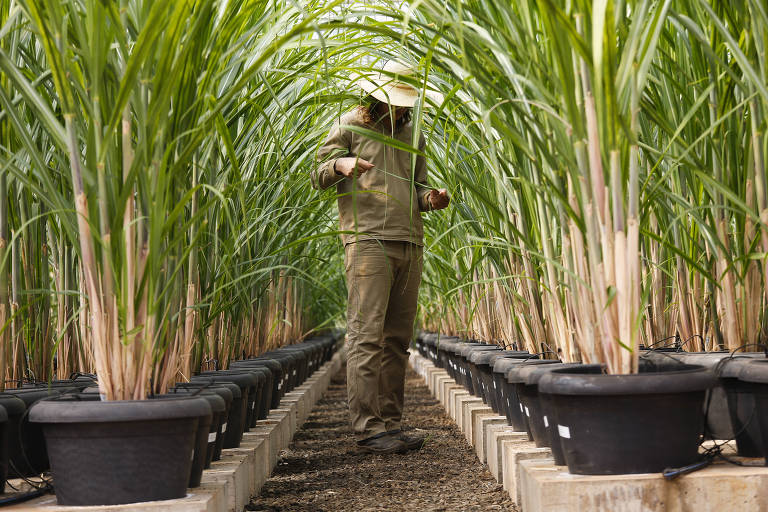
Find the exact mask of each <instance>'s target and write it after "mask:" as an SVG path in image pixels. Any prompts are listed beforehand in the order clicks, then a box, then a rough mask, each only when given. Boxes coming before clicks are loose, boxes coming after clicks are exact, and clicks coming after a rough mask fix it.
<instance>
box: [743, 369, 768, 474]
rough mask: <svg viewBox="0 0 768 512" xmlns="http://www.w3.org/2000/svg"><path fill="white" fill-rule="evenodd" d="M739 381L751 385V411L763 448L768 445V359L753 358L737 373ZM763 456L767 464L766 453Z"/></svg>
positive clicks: (767, 457)
mask: <svg viewBox="0 0 768 512" xmlns="http://www.w3.org/2000/svg"><path fill="white" fill-rule="evenodd" d="M739 381H741V382H743V383H744V384H746V385H750V386H751V387H752V394H753V397H754V401H755V409H754V412H753V413H754V416H755V417H756V419H757V423H758V425H759V427H760V440H761V444H762V446H763V448H764V449H765V447H766V446H768V360H766V359H759V360H754V361H751V362H749V363H748V364H746V365H744V367H743V368H742V370H741V373H740V374H739ZM764 456H765V457H766V465H767V466H768V454H766V455H764Z"/></svg>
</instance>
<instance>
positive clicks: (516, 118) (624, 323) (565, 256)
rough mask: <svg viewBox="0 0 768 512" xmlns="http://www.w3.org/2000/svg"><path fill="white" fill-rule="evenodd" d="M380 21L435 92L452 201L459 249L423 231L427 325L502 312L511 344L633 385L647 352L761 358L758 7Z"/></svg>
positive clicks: (563, 9) (472, 321) (490, 11)
mask: <svg viewBox="0 0 768 512" xmlns="http://www.w3.org/2000/svg"><path fill="white" fill-rule="evenodd" d="M389 16H390V17H391V19H392V20H394V22H395V23H400V24H401V25H402V26H409V27H411V29H412V30H411V32H409V33H410V34H413V35H415V36H419V35H422V37H421V38H420V39H419V38H418V37H414V38H411V39H412V40H414V41H415V42H414V43H413V44H412V45H411V47H410V48H409V50H410V51H411V52H413V53H415V54H418V55H423V56H428V57H429V58H430V62H431V66H432V69H433V70H435V72H436V73H437V74H438V75H441V76H442V77H443V78H444V79H443V80H442V83H443V85H444V87H445V92H446V93H447V98H448V104H447V105H446V106H445V108H444V111H446V112H450V113H451V119H450V121H449V122H445V123H436V124H434V126H436V129H437V133H438V134H439V135H440V136H441V137H440V139H441V140H442V141H443V143H441V144H436V145H435V144H433V145H432V146H431V147H432V148H434V149H433V151H434V152H435V158H433V160H432V161H433V162H435V165H436V167H437V168H438V170H439V171H438V172H439V174H440V175H441V178H442V179H443V180H445V182H447V183H449V186H450V187H451V188H453V190H454V191H455V194H456V195H458V196H459V198H460V200H463V201H464V205H463V207H462V208H458V209H456V212H457V214H458V217H457V218H453V219H451V221H450V222H451V226H450V230H451V232H452V235H456V236H457V238H454V237H453V236H446V235H445V233H446V232H447V230H448V227H446V225H445V224H440V223H438V224H433V225H432V226H431V227H434V228H435V230H434V231H432V233H433V240H434V243H433V245H432V249H433V251H435V252H437V253H439V254H441V255H442V257H440V258H432V259H427V260H426V261H427V270H426V278H425V282H426V283H427V286H428V287H432V286H435V287H436V288H438V289H439V290H440V291H437V290H434V291H432V292H431V293H427V294H425V296H426V297H429V298H431V297H439V298H437V299H427V304H426V305H425V307H424V311H425V312H426V314H425V321H426V322H427V324H428V325H429V324H431V325H432V326H433V327H434V328H440V327H442V326H443V325H444V324H445V323H446V320H445V319H444V318H440V320H439V323H435V321H434V320H433V319H434V318H435V317H439V316H440V314H439V313H437V312H438V311H445V309H448V310H451V309H452V310H453V315H454V317H455V318H456V319H457V320H456V321H454V322H453V323H454V324H459V325H458V326H454V328H456V327H458V329H460V330H463V331H464V332H466V333H468V334H469V335H473V334H474V333H483V332H485V331H487V329H485V328H483V327H482V325H490V324H492V323H494V322H495V324H496V325H498V326H500V325H501V322H500V321H499V319H498V316H499V315H500V314H509V313H507V312H508V311H511V312H512V313H511V314H512V316H513V319H512V322H511V326H510V327H507V328H506V329H505V330H506V331H507V332H509V334H507V336H510V337H512V339H511V340H509V341H514V342H516V345H519V346H524V347H529V349H535V350H536V351H552V352H557V353H558V355H559V356H560V357H561V358H562V359H564V360H582V361H585V362H603V363H605V364H606V365H607V369H608V371H609V372H611V373H627V372H634V371H636V370H637V357H638V348H639V346H640V344H641V342H642V344H644V345H646V346H650V345H654V344H657V345H658V343H659V342H660V341H661V342H664V340H667V339H669V340H675V339H677V340H682V341H681V343H682V344H684V346H685V347H686V348H688V349H693V350H701V349H708V350H711V349H716V348H719V347H728V348H730V349H735V348H737V347H740V346H742V345H748V346H754V344H755V343H758V342H760V341H762V342H764V341H765V337H766V317H765V313H766V302H765V293H766V276H765V262H766V251H765V243H766V236H765V233H764V230H765V218H764V217H762V218H761V216H762V215H764V213H763V212H764V210H765V176H764V174H765V169H764V163H763V162H764V154H765V150H766V138H765V120H764V111H765V103H764V97H765V96H764V92H765V83H766V75H765V59H764V56H765V44H766V38H765V34H766V27H767V26H768V23H766V9H765V7H764V6H763V5H762V4H760V3H759V2H753V1H748V2H743V3H740V4H738V5H734V4H728V5H725V4H723V3H721V2H709V1H706V0H696V1H693V0H691V1H681V2H677V1H615V2H614V1H600V2H586V1H585V2H581V1H576V2H559V1H554V0H552V1H547V2H516V3H499V2H482V1H481V2H471V3H464V2H448V3H442V2H428V1H427V2H419V4H418V6H415V10H414V12H413V13H411V14H410V15H409V16H402V15H401V14H398V12H397V10H396V9H391V10H390V14H389ZM414 27H415V29H414ZM449 125H450V126H449ZM456 125H458V127H456ZM441 162H442V163H441ZM481 248H482V249H481ZM477 251H485V254H484V257H483V258H475V257H473V253H475V252H477ZM447 261H451V262H453V264H452V265H446V264H445V262H447ZM449 269H450V270H449ZM456 270H459V271H458V272H456ZM468 289H476V290H477V291H476V292H475V293H474V294H468V295H467V294H466V292H465V290H468ZM446 292H448V293H449V295H448V296H449V297H450V298H449V299H448V300H446V301H443V299H442V297H445V296H446ZM486 298H491V300H492V301H493V302H495V306H496V307H495V308H489V307H485V306H484V304H483V302H484V301H485V300H486ZM457 299H458V300H457ZM446 303H447V304H446ZM502 303H507V304H509V306H505V307H500V306H499V305H500V304H502ZM478 315H480V316H483V317H487V318H488V319H487V320H483V321H480V322H478V320H476V317H477V316H478ZM448 323H450V322H448ZM517 342H519V343H517Z"/></svg>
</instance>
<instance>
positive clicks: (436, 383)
mask: <svg viewBox="0 0 768 512" xmlns="http://www.w3.org/2000/svg"><path fill="white" fill-rule="evenodd" d="M430 379H431V381H432V382H431V386H430V390H431V391H432V396H434V397H435V398H437V393H438V391H439V390H440V381H441V380H442V379H450V377H449V376H448V372H446V371H445V370H443V369H442V368H438V371H436V372H433V373H432V375H431V376H430Z"/></svg>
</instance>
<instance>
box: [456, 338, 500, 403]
mask: <svg viewBox="0 0 768 512" xmlns="http://www.w3.org/2000/svg"><path fill="white" fill-rule="evenodd" d="M502 352H504V349H502V348H501V347H499V346H496V345H490V346H489V347H474V348H472V349H470V350H468V351H467V352H466V354H465V357H466V358H467V363H468V364H469V376H470V380H471V382H472V394H473V395H475V396H479V397H480V398H482V399H483V402H484V403H488V390H487V389H486V387H485V382H484V381H483V376H482V375H481V369H480V366H479V365H478V361H482V362H483V363H485V362H486V361H487V359H486V357H487V356H488V355H489V354H500V353H502Z"/></svg>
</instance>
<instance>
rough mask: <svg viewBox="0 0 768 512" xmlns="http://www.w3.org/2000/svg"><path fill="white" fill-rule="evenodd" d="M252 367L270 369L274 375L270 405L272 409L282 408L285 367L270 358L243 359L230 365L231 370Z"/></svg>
mask: <svg viewBox="0 0 768 512" xmlns="http://www.w3.org/2000/svg"><path fill="white" fill-rule="evenodd" d="M251 366H262V367H264V368H268V369H269V371H270V372H271V373H272V392H271V400H270V403H269V408H270V409H277V408H278V407H280V399H281V398H282V385H281V384H282V380H283V365H282V364H280V361H278V360H277V359H271V358H268V357H257V358H254V359H243V360H240V361H232V363H231V364H230V365H229V367H230V368H232V369H233V370H234V369H238V368H247V367H251Z"/></svg>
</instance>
